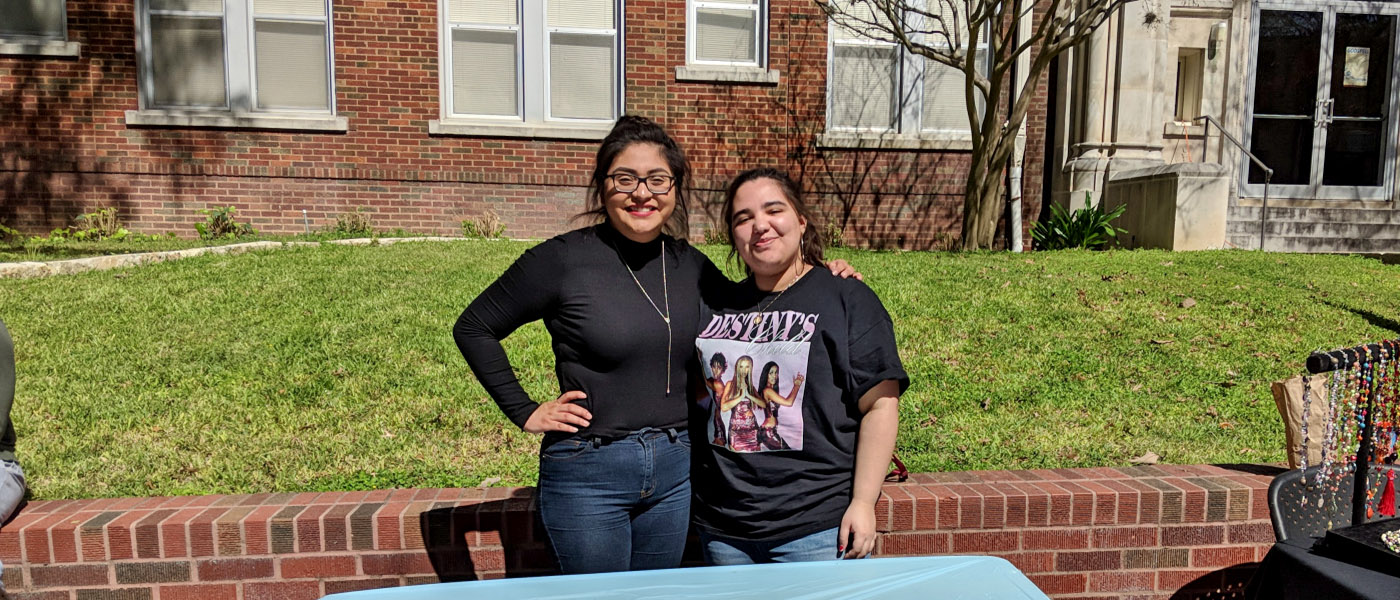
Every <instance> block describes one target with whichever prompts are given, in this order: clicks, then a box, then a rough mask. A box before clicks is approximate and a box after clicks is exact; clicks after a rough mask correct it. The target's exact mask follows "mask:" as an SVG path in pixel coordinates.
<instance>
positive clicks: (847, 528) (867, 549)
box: [836, 500, 875, 558]
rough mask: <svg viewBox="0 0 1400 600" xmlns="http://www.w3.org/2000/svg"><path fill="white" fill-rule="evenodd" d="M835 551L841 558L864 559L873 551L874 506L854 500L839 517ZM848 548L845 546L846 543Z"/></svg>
mask: <svg viewBox="0 0 1400 600" xmlns="http://www.w3.org/2000/svg"><path fill="white" fill-rule="evenodd" d="M839 531H840V533H839V534H838V535H839V536H840V537H838V538H837V542H836V549H837V551H838V552H842V554H841V558H865V557H866V556H869V555H870V553H871V552H874V551H875V505H873V504H870V503H869V502H864V501H861V500H854V501H852V502H851V505H850V506H848V507H846V514H845V515H843V516H842V517H841V529H840V530H839ZM848 542H849V543H850V546H846V545H845V544H846V543H848Z"/></svg>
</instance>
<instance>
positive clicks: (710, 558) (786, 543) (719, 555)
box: [700, 527, 841, 566]
mask: <svg viewBox="0 0 1400 600" xmlns="http://www.w3.org/2000/svg"><path fill="white" fill-rule="evenodd" d="M840 529H841V528H840V527H832V528H831V529H828V530H826V531H818V532H816V533H813V534H810V535H804V536H802V537H800V538H797V539H791V540H774V541H767V542H756V541H753V540H746V539H741V538H729V537H723V536H718V535H715V534H713V533H710V532H708V531H705V530H703V529H701V530H700V546H701V548H703V549H704V550H705V562H707V563H710V564H712V565H715V566H723V565H751V564H755V563H773V562H780V563H781V562H810V561H817V560H837V558H838V556H837V553H836V537H837V534H838V533H840Z"/></svg>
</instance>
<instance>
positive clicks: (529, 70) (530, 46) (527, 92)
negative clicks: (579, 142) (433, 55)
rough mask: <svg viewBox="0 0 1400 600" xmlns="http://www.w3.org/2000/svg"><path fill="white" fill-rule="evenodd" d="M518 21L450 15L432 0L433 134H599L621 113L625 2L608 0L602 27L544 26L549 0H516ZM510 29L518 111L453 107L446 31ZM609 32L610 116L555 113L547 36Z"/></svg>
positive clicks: (443, 2) (445, 3)
mask: <svg viewBox="0 0 1400 600" xmlns="http://www.w3.org/2000/svg"><path fill="white" fill-rule="evenodd" d="M516 2H517V3H516V11H517V12H516V14H517V15H518V22H517V24H516V25H513V26H503V25H484V24H475V23H466V22H454V21H452V20H451V14H450V9H449V0H438V99H439V105H440V107H441V108H440V111H439V114H440V118H439V119H438V120H435V121H429V122H428V132H429V133H431V134H434V135H466V136H479V137H538V138H559V139H586V140H601V139H603V138H604V137H606V136H607V133H608V131H610V130H611V129H612V125H613V123H614V122H616V121H617V117H618V116H620V115H622V114H623V108H624V104H625V102H624V97H625V91H626V79H625V77H623V66H624V65H625V64H626V60H625V58H624V57H623V50H624V48H625V47H626V43H625V39H624V29H623V27H622V21H623V18H624V10H625V2H624V1H623V0H613V24H612V27H611V28H608V29H591V28H577V27H550V26H548V22H547V15H548V2H549V0H516ZM463 29H469V30H498V31H499V30H511V31H516V35H517V39H518V40H519V42H520V43H519V44H518V45H517V47H516V62H515V65H516V87H515V89H516V109H517V112H518V113H519V114H518V115H510V116H501V115H477V114H463V113H454V112H453V108H454V106H455V102H454V100H453V97H452V95H453V89H452V87H453V81H452V32H453V31H457V30H463ZM556 33H557V34H565V35H567V34H586V35H610V36H612V38H613V64H612V68H611V72H612V73H613V93H614V102H613V106H612V110H613V116H612V117H611V118H608V119H579V118H568V117H555V116H553V115H551V114H550V110H551V106H552V103H551V102H550V86H549V81H550V73H549V69H550V55H549V52H550V48H551V44H550V36H551V35H554V34H556Z"/></svg>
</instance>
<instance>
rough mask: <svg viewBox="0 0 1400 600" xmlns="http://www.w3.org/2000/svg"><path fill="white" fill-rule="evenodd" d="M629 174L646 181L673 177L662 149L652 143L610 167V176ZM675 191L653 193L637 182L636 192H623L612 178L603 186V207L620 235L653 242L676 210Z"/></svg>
mask: <svg viewBox="0 0 1400 600" xmlns="http://www.w3.org/2000/svg"><path fill="white" fill-rule="evenodd" d="M618 174H627V175H632V176H634V177H637V178H639V179H645V178H647V177H649V176H652V175H666V176H672V175H674V174H673V173H672V172H671V168H670V165H669V164H668V163H667V162H666V156H665V154H663V153H662V151H661V146H658V145H656V144H649V143H635V144H632V145H630V146H628V147H627V148H625V149H623V150H622V152H619V153H617V158H615V159H613V163H612V165H611V166H609V167H608V175H618ZM675 193H676V189H675V188H674V187H672V188H671V189H670V190H668V191H667V192H666V193H664V194H654V193H652V192H651V190H649V189H647V185H646V182H645V181H639V182H638V183H637V189H635V190H633V191H631V192H620V191H618V190H617V184H616V182H615V180H614V179H613V178H609V179H607V180H606V183H604V186H603V205H604V206H605V207H606V208H607V211H608V222H609V223H611V224H612V226H613V228H614V229H616V230H617V231H618V232H619V233H621V234H622V235H624V236H626V237H627V239H630V240H632V241H634V242H650V241H652V240H654V239H656V236H658V235H661V230H662V228H663V227H665V225H666V221H667V220H669V219H670V218H671V213H673V212H675V210H676V195H675Z"/></svg>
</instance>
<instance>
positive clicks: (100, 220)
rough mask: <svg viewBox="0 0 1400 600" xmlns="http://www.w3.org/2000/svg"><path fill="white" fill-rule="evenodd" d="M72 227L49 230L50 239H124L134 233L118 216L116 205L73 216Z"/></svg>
mask: <svg viewBox="0 0 1400 600" xmlns="http://www.w3.org/2000/svg"><path fill="white" fill-rule="evenodd" d="M73 222H74V226H73V228H72V229H69V228H59V229H55V230H53V231H50V232H49V237H48V238H47V240H48V241H59V240H74V241H98V240H123V239H126V238H127V237H128V236H130V235H132V234H131V232H130V231H128V230H127V229H126V228H125V227H122V225H121V220H120V219H118V218H117V209H116V207H109V208H103V209H101V210H97V211H94V212H90V213H85V214H81V215H78V216H76V217H74V218H73Z"/></svg>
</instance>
